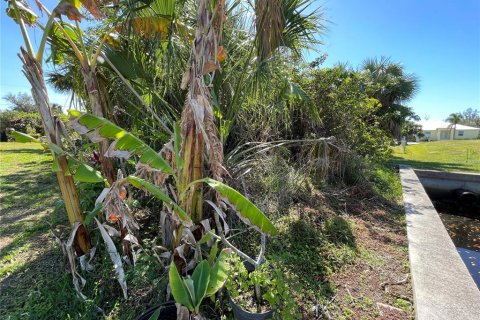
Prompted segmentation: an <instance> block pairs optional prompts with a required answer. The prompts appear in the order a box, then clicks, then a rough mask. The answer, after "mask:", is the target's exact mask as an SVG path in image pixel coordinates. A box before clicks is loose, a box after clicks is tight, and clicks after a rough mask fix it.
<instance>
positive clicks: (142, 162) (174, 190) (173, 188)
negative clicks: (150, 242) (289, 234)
mask: <svg viewBox="0 0 480 320" xmlns="http://www.w3.org/2000/svg"><path fill="white" fill-rule="evenodd" d="M69 113H70V116H71V120H70V122H69V123H68V124H69V125H70V126H71V127H73V128H74V129H75V130H76V131H77V132H78V133H80V134H84V135H87V136H89V137H91V138H92V139H94V140H98V139H101V138H103V139H110V140H113V142H112V143H111V144H110V148H109V150H107V153H106V156H108V157H122V158H125V159H126V158H129V157H131V156H132V155H135V156H136V158H137V159H138V164H137V168H139V170H137V173H136V174H135V175H131V176H128V177H126V178H124V179H122V180H121V181H118V184H119V185H122V186H124V185H127V184H130V185H132V186H133V187H135V188H139V189H142V190H145V191H147V192H149V193H150V194H152V195H153V196H154V197H156V198H157V199H158V200H160V201H162V202H163V204H164V208H165V209H166V210H167V211H168V214H169V216H170V217H171V219H172V221H173V224H174V228H173V235H172V238H173V239H174V241H173V242H172V243H171V247H172V250H173V259H174V260H176V261H177V267H179V268H182V270H183V269H184V268H187V267H188V266H189V265H191V264H189V263H188V262H187V261H186V258H185V257H184V255H185V254H186V253H187V252H188V249H187V248H190V247H194V249H195V250H196V252H199V251H200V250H198V249H197V248H196V242H197V240H196V239H195V237H193V236H192V231H194V230H196V229H198V228H200V230H202V233H204V234H205V233H208V231H209V230H210V228H209V221H208V219H207V220H206V221H205V220H203V221H202V223H196V222H195V220H194V219H193V212H192V211H191V209H189V208H188V207H187V206H186V205H185V202H182V201H181V199H184V198H185V197H186V194H187V193H188V190H189V189H190V187H191V186H192V185H196V186H199V188H201V189H202V190H203V189H204V187H205V186H209V187H210V188H212V189H213V190H214V191H215V192H217V193H218V195H219V197H220V199H219V200H221V201H222V202H223V203H224V204H225V205H229V206H230V207H231V208H232V209H233V211H234V212H235V213H236V214H237V215H238V216H239V217H240V219H241V220H243V221H244V222H245V223H246V224H247V225H250V226H252V227H254V228H255V229H257V230H258V231H260V232H261V233H262V234H269V235H275V234H276V233H277V230H276V228H275V226H274V225H273V224H272V223H271V222H270V220H269V219H268V218H267V217H266V216H265V214H263V213H262V212H261V211H260V210H259V209H258V208H257V207H256V206H255V205H254V204H253V203H252V202H250V200H248V199H247V198H246V197H245V196H243V195H242V194H241V193H239V192H238V191H236V190H235V189H233V188H231V187H229V186H227V185H226V184H224V183H222V182H220V181H218V180H215V179H212V178H203V179H198V180H195V181H192V182H190V183H189V184H185V180H184V179H183V178H182V175H183V174H184V170H183V167H184V166H185V160H184V158H183V156H182V153H181V145H182V139H181V135H180V133H179V130H180V129H179V126H178V124H177V125H175V127H174V129H175V130H174V132H175V133H174V137H173V139H172V141H171V143H169V144H167V147H168V148H166V149H167V151H168V152H167V153H168V154H169V159H170V160H169V161H167V160H165V159H164V158H163V157H162V156H161V155H160V154H159V153H157V152H155V151H154V150H153V149H152V148H150V147H149V146H148V145H147V144H146V143H144V142H143V141H142V140H141V139H139V138H137V137H136V136H134V135H133V134H131V133H130V132H127V131H125V130H124V129H122V128H120V127H118V126H116V125H115V124H113V123H112V122H110V121H108V120H106V119H104V118H101V117H96V116H94V115H91V114H88V113H81V112H78V111H72V110H70V111H69ZM146 172H147V173H148V172H150V173H155V174H157V175H158V174H159V175H160V177H161V179H160V181H161V183H160V184H158V183H157V184H155V183H152V182H150V181H148V180H145V179H143V178H142V177H144V176H145V175H146V174H145V173H146ZM140 176H142V177H140ZM168 178H171V180H170V179H168ZM170 181H171V182H170ZM210 204H211V205H212V204H213V202H210ZM214 208H215V207H214ZM212 213H213V215H214V218H215V223H216V224H217V228H218V230H221V226H220V225H219V224H220V221H219V219H221V218H222V217H224V216H225V214H224V213H223V212H221V211H219V209H218V207H216V210H213V212H212ZM216 237H217V239H219V240H221V241H222V242H223V243H224V244H225V245H226V246H227V247H231V248H232V249H233V250H234V251H235V252H236V253H238V254H240V255H241V256H242V257H244V258H245V257H246V255H244V254H242V253H239V252H238V250H237V249H236V248H233V246H231V244H230V243H229V242H228V240H226V238H225V236H224V235H223V230H222V234H221V235H219V236H216ZM179 248H182V249H181V250H180V249H179ZM196 259H198V254H197V258H196ZM246 259H247V260H249V261H251V262H252V263H255V261H253V260H252V259H251V258H246ZM182 260H183V262H182ZM193 266H194V263H193Z"/></svg>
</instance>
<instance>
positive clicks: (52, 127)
mask: <svg viewBox="0 0 480 320" xmlns="http://www.w3.org/2000/svg"><path fill="white" fill-rule="evenodd" d="M19 57H20V60H21V61H22V63H23V73H24V74H25V76H26V77H27V79H28V81H29V82H30V85H31V86H32V96H33V99H34V100H35V103H36V105H37V108H38V112H39V113H40V118H41V119H42V124H43V128H44V130H45V136H46V139H47V142H48V143H51V144H54V145H56V146H58V147H60V148H62V149H63V146H62V141H61V134H62V133H61V129H60V124H59V121H60V120H59V119H56V118H55V117H54V116H53V115H52V111H51V108H50V102H49V98H48V94H47V88H46V86H45V80H44V78H43V70H42V67H41V65H40V64H39V63H38V62H37V61H36V60H35V58H33V57H32V56H31V55H30V54H29V53H28V52H26V51H25V50H24V49H23V48H21V54H19ZM52 155H53V158H54V161H56V162H57V163H58V171H57V180H58V185H59V187H60V192H61V194H62V198H63V201H64V204H65V209H66V211H67V215H68V219H69V221H70V224H71V225H72V226H73V225H74V224H75V222H78V223H80V224H81V225H80V227H79V228H78V230H77V233H76V235H75V251H76V252H77V254H78V255H83V254H86V253H87V252H88V250H89V249H90V247H91V244H90V238H89V236H88V233H87V230H86V228H85V226H83V220H84V215H83V212H82V209H81V207H80V201H79V199H78V194H77V189H76V187H75V183H74V181H73V177H72V175H71V174H70V171H69V168H68V162H67V158H66V156H65V155H61V156H58V155H55V154H54V153H52Z"/></svg>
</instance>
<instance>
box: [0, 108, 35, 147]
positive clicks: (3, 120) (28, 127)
mask: <svg viewBox="0 0 480 320" xmlns="http://www.w3.org/2000/svg"><path fill="white" fill-rule="evenodd" d="M8 129H13V130H15V131H18V132H25V133H27V134H29V135H32V136H35V137H39V136H41V135H43V127H42V122H41V120H40V116H39V114H38V113H27V112H22V111H11V110H5V111H0V134H1V139H2V141H7V135H8Z"/></svg>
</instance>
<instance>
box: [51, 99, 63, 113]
mask: <svg viewBox="0 0 480 320" xmlns="http://www.w3.org/2000/svg"><path fill="white" fill-rule="evenodd" d="M52 112H53V113H54V114H62V112H63V111H62V106H61V105H59V104H58V103H55V102H54V103H52Z"/></svg>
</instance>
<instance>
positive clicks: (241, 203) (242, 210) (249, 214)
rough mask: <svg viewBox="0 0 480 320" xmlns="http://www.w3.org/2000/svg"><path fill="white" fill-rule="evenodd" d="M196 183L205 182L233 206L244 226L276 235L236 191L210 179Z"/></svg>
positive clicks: (248, 202)
mask: <svg viewBox="0 0 480 320" xmlns="http://www.w3.org/2000/svg"><path fill="white" fill-rule="evenodd" d="M197 182H205V183H206V184H208V185H209V186H210V187H212V188H213V189H215V190H216V191H218V193H220V194H221V195H222V196H223V197H225V198H226V199H227V200H228V201H229V202H230V203H231V204H232V205H233V206H235V208H236V209H237V214H238V215H239V217H240V219H242V221H243V222H245V223H246V224H248V225H252V226H253V227H255V228H256V229H259V230H260V231H261V232H264V233H268V234H270V235H272V236H273V235H276V234H277V232H278V231H277V229H276V228H275V226H274V225H273V224H272V222H271V221H270V220H269V219H268V218H267V217H266V216H265V214H263V212H262V211H260V209H258V208H257V206H255V205H254V204H253V203H252V202H250V200H248V199H247V198H246V197H245V196H244V195H242V194H241V193H240V192H238V191H237V190H235V189H233V188H232V187H229V186H227V185H226V184H223V183H221V182H219V181H216V180H214V179H211V178H204V179H201V180H197V181H194V183H197Z"/></svg>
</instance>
